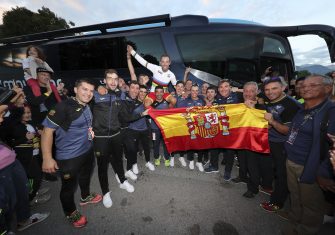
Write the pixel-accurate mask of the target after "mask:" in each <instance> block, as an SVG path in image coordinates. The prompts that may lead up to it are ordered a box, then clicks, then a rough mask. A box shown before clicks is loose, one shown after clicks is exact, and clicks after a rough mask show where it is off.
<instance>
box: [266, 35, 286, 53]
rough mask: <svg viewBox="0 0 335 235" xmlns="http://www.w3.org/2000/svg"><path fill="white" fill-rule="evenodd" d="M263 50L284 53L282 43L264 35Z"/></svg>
mask: <svg viewBox="0 0 335 235" xmlns="http://www.w3.org/2000/svg"><path fill="white" fill-rule="evenodd" d="M263 52H269V53H276V54H283V55H284V54H286V50H285V47H284V45H283V44H282V43H281V42H280V41H279V40H277V39H275V38H270V37H264V43H263Z"/></svg>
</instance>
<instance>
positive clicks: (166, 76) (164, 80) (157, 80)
mask: <svg viewBox="0 0 335 235" xmlns="http://www.w3.org/2000/svg"><path fill="white" fill-rule="evenodd" d="M127 51H128V53H130V54H131V55H132V56H133V57H134V58H135V59H136V60H137V61H138V62H139V63H140V64H141V65H142V66H144V67H146V68H147V69H149V70H150V71H151V72H152V73H153V75H152V77H153V81H152V84H151V88H150V93H149V94H148V96H147V97H146V98H145V100H144V106H145V107H146V108H148V107H149V106H150V105H151V104H152V103H153V102H154V101H155V100H156V96H155V87H156V86H162V87H163V89H164V95H163V99H164V100H166V101H167V102H168V103H169V104H170V107H173V106H174V105H175V103H176V99H175V98H174V97H173V96H172V95H171V94H169V93H168V85H169V83H170V82H171V84H172V85H173V86H175V85H176V84H177V79H176V76H175V75H174V73H172V72H171V71H170V70H169V68H170V64H171V60H170V57H169V56H168V55H166V54H164V55H162V56H161V59H160V62H159V64H160V66H158V65H154V64H151V63H149V62H148V61H146V60H145V59H143V58H142V57H141V56H140V55H139V54H137V52H136V51H134V49H133V47H132V46H130V45H127Z"/></svg>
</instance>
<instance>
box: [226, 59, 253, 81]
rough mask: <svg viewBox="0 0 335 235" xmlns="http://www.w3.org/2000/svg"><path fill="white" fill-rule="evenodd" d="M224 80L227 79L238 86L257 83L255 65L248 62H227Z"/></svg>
mask: <svg viewBox="0 0 335 235" xmlns="http://www.w3.org/2000/svg"><path fill="white" fill-rule="evenodd" d="M225 78H229V79H231V80H233V81H236V82H238V83H239V84H244V83H246V82H249V81H257V73H256V64H255V63H254V62H253V61H250V60H234V59H233V60H228V66H227V71H226V76H225Z"/></svg>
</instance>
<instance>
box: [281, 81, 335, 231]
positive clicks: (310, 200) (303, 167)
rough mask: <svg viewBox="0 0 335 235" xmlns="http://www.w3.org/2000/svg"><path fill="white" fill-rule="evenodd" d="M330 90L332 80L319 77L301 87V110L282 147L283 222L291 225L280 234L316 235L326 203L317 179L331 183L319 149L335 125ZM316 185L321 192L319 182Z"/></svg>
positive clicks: (334, 109)
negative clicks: (286, 200) (286, 195)
mask: <svg viewBox="0 0 335 235" xmlns="http://www.w3.org/2000/svg"><path fill="white" fill-rule="evenodd" d="M331 90H332V80H331V79H330V78H329V77H326V76H322V75H310V76H308V77H307V78H306V79H305V81H304V82H303V84H302V86H301V97H302V98H303V99H304V100H305V103H304V108H303V109H301V110H299V111H298V112H297V114H296V115H295V117H294V118H293V120H292V123H291V127H290V130H289V134H288V138H287V141H286V143H285V149H286V151H287V163H286V167H287V182H288V188H289V191H290V199H291V208H290V210H289V212H288V214H286V218H288V219H289V221H290V223H291V224H290V226H288V227H287V228H286V229H285V230H284V234H292V233H295V234H306V235H308V234H316V233H317V232H318V230H319V228H320V226H321V225H322V222H323V216H324V214H325V212H326V203H325V200H324V195H323V193H322V191H321V189H320V187H319V185H318V184H317V181H316V180H317V176H318V177H321V178H328V179H334V175H333V172H332V171H329V170H328V169H330V168H329V167H330V163H329V159H328V158H327V157H325V155H326V154H327V152H328V151H327V150H324V149H323V148H324V147H323V146H324V144H325V142H326V141H324V140H325V139H326V138H327V133H330V134H332V135H334V134H335V123H334V122H333V121H331V120H334V119H335V105H334V104H333V103H331V102H330V101H329V100H328V97H329V94H330V93H331ZM322 152H324V154H322V155H321V156H320V153H322ZM324 164H326V166H327V165H328V164H329V165H328V166H327V167H323V166H324ZM333 182H334V181H333ZM319 183H320V186H321V187H322V188H324V187H323V186H324V185H323V182H322V181H319ZM334 186H335V182H334V183H333V189H335V187H334ZM281 215H282V216H283V213H282V214H281Z"/></svg>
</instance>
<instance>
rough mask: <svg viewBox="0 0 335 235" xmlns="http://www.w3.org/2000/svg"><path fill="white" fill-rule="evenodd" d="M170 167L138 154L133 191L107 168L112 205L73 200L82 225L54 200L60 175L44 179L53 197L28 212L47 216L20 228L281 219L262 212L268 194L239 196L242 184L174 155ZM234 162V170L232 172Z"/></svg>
mask: <svg viewBox="0 0 335 235" xmlns="http://www.w3.org/2000/svg"><path fill="white" fill-rule="evenodd" d="M175 162H176V165H175V167H174V168H167V167H165V166H164V164H161V165H160V166H159V167H157V168H156V170H155V171H154V172H151V171H149V170H148V169H146V168H145V167H144V161H143V160H142V159H140V158H139V169H140V173H139V178H138V180H137V181H136V182H131V180H130V182H131V183H132V184H133V185H134V186H135V192H134V193H128V192H126V191H125V190H122V189H120V188H119V187H118V184H117V182H116V180H115V177H114V172H113V170H112V168H110V169H109V181H110V189H111V191H112V199H113V206H112V207H111V208H109V209H106V208H105V207H104V206H103V204H102V203H99V204H96V205H87V206H84V207H81V208H80V206H79V197H80V196H79V190H77V193H76V195H75V200H76V201H77V206H78V208H79V209H80V211H81V212H82V213H83V214H84V215H86V216H87V218H88V224H87V226H86V227H84V228H81V229H77V228H74V227H72V226H71V225H70V224H69V223H68V222H67V220H66V218H65V216H64V214H63V212H62V208H61V204H60V201H59V191H60V181H58V182H48V183H44V185H45V186H47V187H50V188H51V193H52V198H51V200H50V201H49V202H47V203H46V204H43V205H39V206H36V207H35V208H33V209H32V211H33V212H45V211H49V212H51V214H50V216H49V218H48V219H46V220H45V221H43V222H41V223H40V224H37V225H35V226H32V227H31V228H29V229H27V230H25V231H23V232H21V233H19V234H22V235H26V234H34V235H37V234H43V235H44V234H47V235H68V234H81V235H85V234H129V235H131V234H159V235H163V234H192V235H197V234H227V235H229V234H248V235H249V234H257V235H259V234H271V235H275V234H280V228H281V227H283V226H284V225H285V223H286V222H285V221H283V220H282V219H281V218H280V217H278V216H277V215H276V214H274V213H268V212H265V211H264V210H263V209H261V208H260V206H259V203H260V202H262V201H264V200H267V199H268V196H267V195H265V194H262V193H259V194H258V195H257V196H256V197H255V198H253V199H247V198H244V197H242V194H243V193H244V192H245V191H246V185H245V184H234V183H232V182H229V183H226V182H224V181H223V166H221V169H220V173H217V174H205V173H201V172H199V171H198V170H193V171H191V170H189V169H188V168H182V167H181V165H180V164H179V161H178V160H177V159H176V161H175ZM236 173H237V172H236V167H234V171H233V176H236ZM91 191H92V192H99V193H101V192H100V186H99V182H98V176H97V167H96V168H95V170H94V174H93V176H92V181H91Z"/></svg>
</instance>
